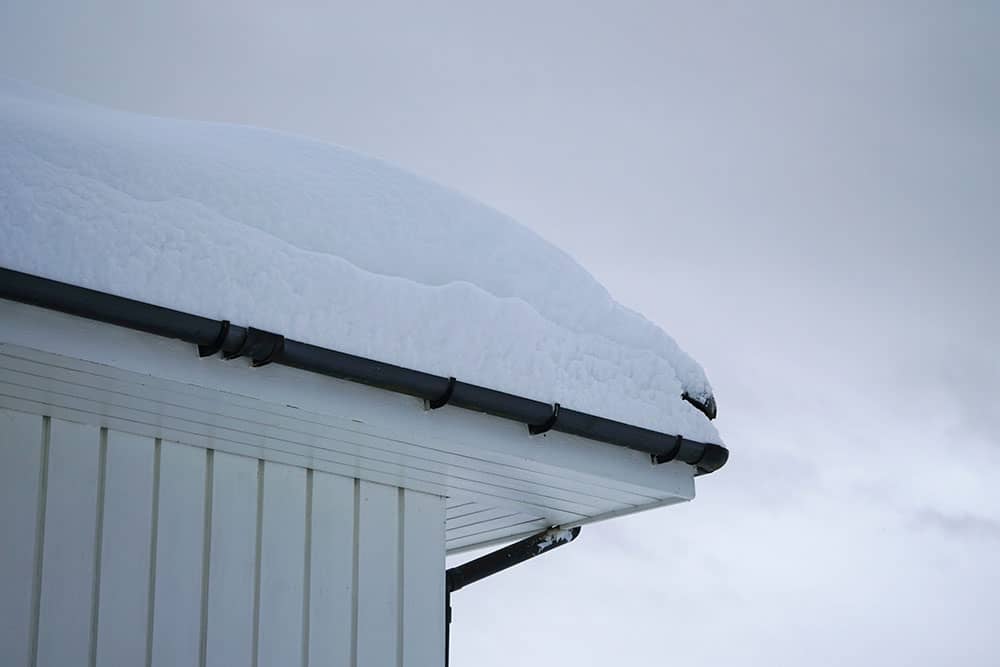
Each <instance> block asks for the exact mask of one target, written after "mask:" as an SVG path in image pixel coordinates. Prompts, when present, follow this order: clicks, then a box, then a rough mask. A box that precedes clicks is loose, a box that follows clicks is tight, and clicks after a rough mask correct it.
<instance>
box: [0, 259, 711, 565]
mask: <svg viewBox="0 0 1000 667" xmlns="http://www.w3.org/2000/svg"><path fill="white" fill-rule="evenodd" d="M0 298H2V299H6V300H7V305H6V306H3V310H4V311H5V313H6V315H5V316H4V317H0V320H6V322H5V323H4V324H3V326H0V343H12V345H10V344H4V345H3V347H4V351H3V352H2V354H0V357H3V362H4V363H5V364H7V365H6V366H5V365H2V364H0V384H3V383H4V382H7V383H8V385H9V386H8V387H6V389H5V393H6V394H7V396H8V398H9V399H10V400H8V401H7V403H12V404H11V405H7V407H11V408H13V409H19V408H18V405H20V404H21V403H23V402H24V401H25V400H28V399H27V398H25V396H26V395H29V394H30V395H35V396H37V397H38V401H42V400H43V398H44V400H45V401H54V402H55V403H60V401H61V402H63V403H66V405H62V407H60V409H62V410H67V411H69V412H67V413H66V414H67V415H68V417H67V418H71V419H72V418H73V414H76V413H75V412H74V410H76V411H79V410H80V409H84V410H91V411H92V412H93V413H94V414H96V415H98V417H100V419H102V420H107V419H119V420H125V421H126V422H127V424H128V425H131V427H132V428H133V429H139V430H142V429H145V430H143V431H142V432H143V433H146V434H147V435H154V436H156V437H163V438H165V439H174V440H178V441H181V442H188V443H189V444H195V445H200V446H207V447H221V448H225V447H227V446H231V447H234V448H235V449H234V451H237V452H241V453H244V454H250V455H254V452H255V451H258V452H261V451H270V450H271V449H275V448H276V450H283V448H287V451H281V456H282V457H284V458H282V460H286V461H288V462H297V463H300V464H302V465H307V466H316V467H317V468H318V469H320V468H323V466H325V468H323V469H327V470H329V471H330V472H336V473H339V474H345V475H351V476H356V477H360V478H364V479H370V480H372V481H378V482H382V483H388V484H396V485H399V486H405V487H407V488H414V489H416V490H422V491H426V492H429V493H437V494H440V495H445V496H447V497H448V498H449V500H448V503H447V506H448V512H447V526H446V528H447V545H448V549H449V551H451V552H456V551H461V550H464V549H467V548H474V547H478V546H483V545H486V544H490V543H495V542H500V541H504V540H508V539H511V538H515V537H519V536H522V535H526V534H531V533H534V532H538V531H539V530H541V529H544V528H547V527H549V526H551V525H555V524H559V525H582V524H585V523H589V522H592V521H595V520H601V519H605V518H609V517H612V516H617V515H621V514H628V513H632V512H636V511H642V510H645V509H650V508H653V507H657V506H662V505H669V504H673V503H676V502H682V501H684V500H689V499H690V498H691V497H693V494H694V486H693V480H692V479H691V477H692V474H700V473H704V472H711V471H713V470H716V469H718V468H719V467H721V466H722V465H723V464H724V463H725V460H726V457H727V455H728V452H727V450H726V449H725V448H724V447H721V446H719V445H713V444H705V443H697V442H693V441H690V440H686V439H684V438H677V437H676V436H672V435H669V434H662V433H656V432H653V431H648V430H646V429H639V428H636V427H633V426H629V425H627V424H621V423H619V422H614V421H611V420H605V419H601V418H600V417H595V416H592V415H586V414H582V413H578V412H575V411H572V410H567V409H564V408H563V409H559V410H558V413H557V414H556V419H555V420H554V422H551V417H552V415H553V413H554V412H555V411H554V410H553V407H552V406H549V405H547V404H545V403H540V402H537V401H532V400H529V399H525V398H521V397H518V396H512V395H510V394H504V393H501V392H494V391H492V390H490V389H486V388H483V387H477V386H474V385H469V384H466V383H463V382H460V381H456V380H451V379H450V378H446V377H440V376H434V375H430V374H426V373H421V372H418V371H412V370H409V369H405V368H399V367H397V366H392V365H389V364H382V363H379V362H376V361H372V360H368V359H363V358H360V357H355V356H352V355H346V354H342V353H338V352H335V351H332V350H325V349H322V348H317V347H315V346H310V345H304V344H302V343H297V342H295V341H288V340H284V339H282V338H281V337H280V336H275V335H274V334H268V333H265V332H260V333H256V332H255V331H254V330H252V329H249V328H244V327H238V326H232V325H228V326H227V325H226V324H225V323H223V322H220V321H216V320H211V319H207V318H202V317H198V316H193V315H189V314H185V313H180V312H177V311H173V310H169V309H164V308H160V307H157V306H153V305H149V304H145V303H141V302H137V301H132V300H128V299H123V298H121V297H117V296H113V295H109V294H104V293H100V292H95V291H92V290H88V289H83V288H80V287H76V286H72V285H67V284H64V283H58V282H55V281H51V280H47V279H44V278H38V277H35V276H30V275H26V274H23V273H18V272H14V271H9V270H5V269H0ZM11 301H16V302H21V303H24V304H28V306H22V305H18V304H15V303H9V302H11ZM0 305H3V304H2V303H0ZM81 317H82V318H86V319H85V320H82V319H80V318H81ZM46 318H47V319H46ZM109 324H110V325H115V326H108V325H109ZM122 327H125V328H122ZM130 330H131V331H130ZM137 331H138V332H145V333H146V334H156V335H157V336H161V337H165V338H172V339H176V340H177V341H183V342H176V341H174V342H171V341H168V340H164V339H163V338H156V337H152V336H148V335H144V334H143V333H137ZM41 332H45V333H44V335H42V333H41ZM56 338H60V340H58V341H56V342H55V343H53V344H52V345H48V344H45V341H46V340H49V341H55V339H56ZM184 343H189V344H195V345H198V346H199V347H200V349H201V351H202V352H203V353H208V352H213V351H219V352H222V353H223V354H228V356H230V357H236V356H247V357H249V358H250V360H251V363H254V362H256V364H258V365H260V364H262V363H263V364H264V366H263V367H258V368H257V369H255V370H251V369H249V368H247V367H246V366H245V365H244V364H224V363H216V362H211V363H207V362H206V361H204V360H199V359H198V357H197V356H196V355H193V354H190V352H188V351H186V350H185V348H186V346H185V345H184ZM25 346H27V349H26V347H25ZM36 347H37V348H41V349H45V350H48V352H56V353H58V354H60V355H63V357H62V358H60V359H61V360H59V361H58V362H53V361H52V359H50V358H49V357H47V356H46V353H42V352H38V353H36V352H35V351H33V350H31V349H30V348H36ZM215 348H218V350H216V349H215ZM188 349H189V348H188ZM78 350H79V352H80V353H79V354H78V353H77V351H78ZM94 350H100V353H99V354H94ZM125 350H130V352H129V353H128V354H126V353H125ZM129 354H130V355H131V357H130V358H131V361H130V362H129V363H124V361H123V360H125V359H126V357H128V355H129ZM66 355H69V356H70V357H74V358H76V359H66V358H65V357H66ZM79 360H83V361H79ZM95 361H96V362H98V363H100V364H105V365H102V366H100V367H94V366H93V363H90V362H95ZM119 362H121V363H119ZM107 364H110V365H111V366H113V367H114V368H109V367H108V366H107ZM22 366H24V368H22ZM29 367H30V368H29ZM285 367H287V368H285ZM60 369H61V370H60ZM122 369H125V370H122ZM161 370H163V371H166V372H160V371H161ZM135 371H139V372H140V373H143V374H137V373H136V372H135ZM175 371H176V372H175ZM303 371H309V372H303ZM43 376H45V379H44V380H41V379H39V378H41V377H43ZM48 376H51V377H48ZM150 376H152V377H150ZM81 378H89V379H86V380H85V381H84V380H83V379H81ZM109 378H111V379H109ZM161 378H171V379H172V380H171V379H163V380H161ZM331 378H333V379H331ZM177 380H179V381H180V382H177ZM343 380H349V381H350V382H343ZM39 383H40V384H39ZM108 383H112V384H114V387H111V386H106V385H107V384H108ZM359 383H360V384H359ZM36 384H37V385H38V386H35V385H36ZM362 385H368V387H364V386H362ZM373 387H374V388H373ZM382 390H389V391H382ZM32 392H35V394H32ZM37 392H42V393H41V394H38V393H37ZM390 392H393V393H390ZM235 394H239V395H241V396H254V397H259V398H261V399H264V400H263V401H261V402H260V403H259V404H258V403H253V404H252V405H251V404H244V403H243V401H244V399H243V398H242V397H241V398H240V399H239V401H238V403H239V405H238V406H237V407H236V408H234V407H232V401H231V400H230V399H231V398H232V397H233V396H234V395H235ZM165 396H167V397H169V399H164V398H163V397H165ZM54 397H58V398H54ZM123 397H127V398H123ZM409 397H416V398H418V399H422V400H421V401H418V402H414V401H412V399H410V398H409ZM234 400H235V399H234ZM247 400H250V399H247ZM122 401H125V402H126V403H127V405H125V404H123V405H119V403H122ZM183 401H187V403H185V404H184V405H187V406H188V407H177V406H178V405H180V404H181V403H182V402H183ZM0 403H3V399H0ZM139 404H141V405H139ZM431 404H435V405H441V406H443V407H441V409H438V410H432V409H427V408H428V407H429V406H430V405H431ZM80 405H86V406H90V407H85V408H80ZM192 406H200V407H199V408H198V409H200V410H201V411H202V412H205V413H206V414H207V413H211V414H212V415H213V416H212V418H211V419H202V418H200V417H199V418H198V419H193V418H191V417H190V415H189V414H188V412H187V411H189V410H190V409H192ZM203 406H214V407H211V408H204V409H202V408H203ZM331 407H335V412H336V418H334V417H331V413H330V412H329V408H331ZM136 410H139V413H136V412H135V411H136ZM206 410H207V412H206ZM234 410H235V412H233V411H234ZM229 412H232V414H229ZM477 412H478V413H484V412H485V413H487V414H485V415H484V414H477ZM251 413H252V414H268V415H272V416H273V419H272V417H269V418H268V419H269V420H271V421H273V422H274V423H270V422H269V423H268V424H267V425H266V431H267V433H268V434H270V435H267V436H266V437H265V435H264V434H263V433H262V434H249V435H246V434H244V433H243V432H244V431H246V429H245V427H239V426H238V425H235V422H234V421H233V420H234V419H237V420H238V419H239V418H240V417H239V415H247V414H251ZM136 414H141V415H149V417H148V419H146V418H145V417H143V418H141V419H137V418H136V417H135V415H136ZM143 419H146V421H148V422H149V424H146V425H141V424H139V422H140V421H142V420H143ZM202 422H205V424H208V425H207V426H206V425H205V424H203V423H202ZM515 422H519V423H520V424H521V425H518V424H517V423H515ZM102 423H103V422H102ZM305 425H307V426H305ZM524 425H528V426H534V427H535V429H534V430H535V432H536V433H537V434H536V435H534V436H533V435H530V434H529V431H528V429H527V428H525V426H524ZM121 426H122V424H119V425H118V427H121ZM140 426H141V427H142V428H141V429H140ZM546 428H547V429H548V430H547V431H546V430H545V429H546ZM199 429H205V430H204V432H203V433H202V432H200V431H199ZM219 429H223V430H224V431H225V433H226V434H227V435H226V436H225V438H222V439H219V437H218V434H219V433H220V432H221V431H220V430H219ZM309 429H311V430H312V431H310V432H309V434H308V437H306V436H305V435H302V434H303V433H304V432H305V431H306V430H309ZM126 430H127V429H126ZM286 430H287V431H288V432H285V431H286ZM313 431H314V432H313ZM199 438H201V440H199ZM261 438H264V440H266V442H264V440H261ZM300 440H301V441H302V442H299V441H300ZM213 442H214V443H215V444H212V443H213ZM219 442H223V444H222V445H220V444H219ZM289 443H291V444H289ZM317 443H320V446H318V447H317ZM330 443H335V444H333V445H331V444H330ZM338 447H340V448H341V450H342V451H338V449H337V448H338ZM310 448H312V449H310ZM338 457H339V458H338ZM656 460H659V461H662V463H659V464H657V463H655V461H656Z"/></svg>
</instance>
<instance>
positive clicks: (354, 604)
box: [351, 477, 361, 667]
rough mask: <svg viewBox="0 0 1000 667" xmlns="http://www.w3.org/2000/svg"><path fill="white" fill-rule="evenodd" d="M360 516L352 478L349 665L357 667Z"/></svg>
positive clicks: (358, 496)
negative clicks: (352, 519)
mask: <svg viewBox="0 0 1000 667" xmlns="http://www.w3.org/2000/svg"><path fill="white" fill-rule="evenodd" d="M360 518H361V480H359V479H358V478H356V477H355V478H354V525H353V526H352V528H353V531H354V536H353V542H354V544H353V545H352V547H351V548H352V555H351V667H358V541H359V539H360V537H361V536H360V534H359V527H360V521H359V519H360Z"/></svg>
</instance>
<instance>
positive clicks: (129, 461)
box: [0, 409, 445, 667]
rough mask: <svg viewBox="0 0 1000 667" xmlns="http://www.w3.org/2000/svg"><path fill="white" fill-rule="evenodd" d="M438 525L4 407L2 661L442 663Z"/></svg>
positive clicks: (397, 493)
mask: <svg viewBox="0 0 1000 667" xmlns="http://www.w3.org/2000/svg"><path fill="white" fill-rule="evenodd" d="M444 512H445V506H444V499H443V498H442V497H440V496H437V495H432V494H428V493H421V492H416V491H412V490H409V489H402V488H398V487H394V486H387V485H382V484H377V483H374V482H370V481H364V480H357V479H352V478H350V477H345V476H340V475H334V474H330V473H328V472H322V471H317V470H312V469H309V468H307V467H300V466H295V465H288V464H283V463H277V462H272V461H264V460H261V459H256V458H252V457H247V456H241V455H237V454H233V453H227V452H222V451H215V450H213V449H208V448H201V447H192V446H188V445H183V444H178V443H175V442H171V441H166V440H161V439H159V438H152V437H148V436H143V435H133V434H130V433H126V432H124V431H119V430H114V429H108V428H99V427H97V426H92V425H87V424H79V423H73V422H69V421H65V420H62V419H58V418H53V417H50V416H45V415H36V414H27V413H23V412H16V411H13V410H7V409H0V536H2V539H0V664H2V665H5V666H6V665H11V666H16V665H36V664H37V665H51V666H59V667H64V666H72V665H116V666H117V665H150V666H161V665H162V666H166V665H171V666H172V665H204V666H213V665H219V666H222V665H227V666H228V665H253V666H264V665H282V666H287V665H306V666H308V665H330V666H334V665H337V666H340V665H343V666H348V665H350V666H355V665H373V666H377V665H421V666H427V665H442V664H444V614H443V609H444V590H443V589H444V548H445V540H444Z"/></svg>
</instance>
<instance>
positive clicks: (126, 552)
mask: <svg viewBox="0 0 1000 667" xmlns="http://www.w3.org/2000/svg"><path fill="white" fill-rule="evenodd" d="M106 440H107V452H106V456H105V472H104V503H103V506H104V519H103V521H102V522H101V549H100V554H101V562H100V591H99V596H98V604H97V649H96V656H95V657H96V664H97V665H98V666H101V665H106V666H107V667H115V666H117V665H142V664H144V663H145V661H146V631H147V625H148V623H147V621H148V618H149V609H148V606H147V605H148V601H149V572H150V570H149V567H150V559H149V554H150V536H151V533H152V526H153V520H152V518H153V454H154V443H153V439H152V438H144V437H142V436H137V435H128V434H124V433H117V432H114V431H110V432H108V434H107V439H106Z"/></svg>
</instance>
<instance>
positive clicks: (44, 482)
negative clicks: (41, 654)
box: [28, 416, 52, 667]
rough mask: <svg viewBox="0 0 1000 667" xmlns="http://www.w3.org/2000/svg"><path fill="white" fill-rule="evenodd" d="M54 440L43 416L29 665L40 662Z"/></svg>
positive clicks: (50, 420) (48, 423)
mask: <svg viewBox="0 0 1000 667" xmlns="http://www.w3.org/2000/svg"><path fill="white" fill-rule="evenodd" d="M51 441H52V417H48V416H43V417H42V448H41V449H42V451H41V463H40V465H39V471H38V476H39V480H38V505H37V506H36V508H35V563H34V571H33V572H32V582H31V627H30V628H29V630H28V632H29V635H28V636H29V637H30V638H31V646H30V649H29V653H28V665H29V666H30V667H35V665H36V664H37V663H38V621H39V614H40V613H41V601H42V600H41V598H42V555H43V553H44V551H45V510H46V505H47V501H48V492H49V488H48V487H49V445H50V443H51Z"/></svg>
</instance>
